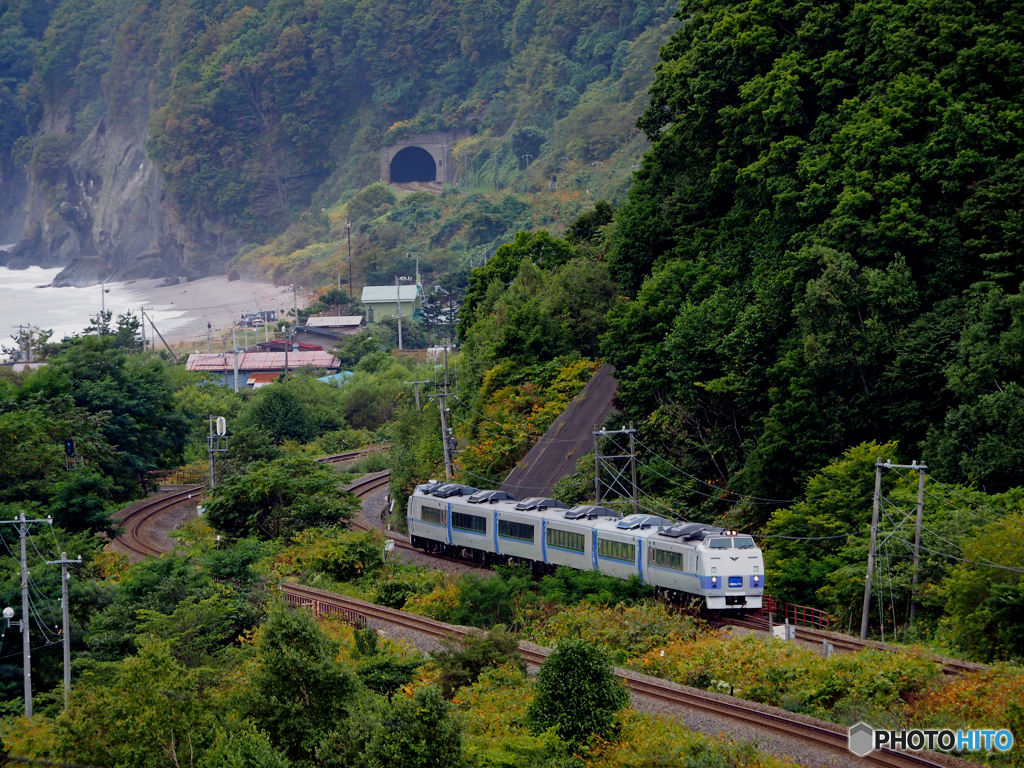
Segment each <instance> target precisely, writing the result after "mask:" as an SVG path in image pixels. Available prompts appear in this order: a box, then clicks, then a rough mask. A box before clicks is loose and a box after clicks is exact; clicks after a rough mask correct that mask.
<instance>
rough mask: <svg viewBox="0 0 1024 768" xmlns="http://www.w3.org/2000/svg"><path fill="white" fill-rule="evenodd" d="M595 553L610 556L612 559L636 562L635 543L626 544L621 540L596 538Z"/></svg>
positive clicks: (600, 555)
mask: <svg viewBox="0 0 1024 768" xmlns="http://www.w3.org/2000/svg"><path fill="white" fill-rule="evenodd" d="M597 554H598V556H599V557H610V558H611V559H612V560H622V561H624V562H627V563H633V562H636V545H635V544H626V543H625V542H622V541H611V540H609V539H598V540H597Z"/></svg>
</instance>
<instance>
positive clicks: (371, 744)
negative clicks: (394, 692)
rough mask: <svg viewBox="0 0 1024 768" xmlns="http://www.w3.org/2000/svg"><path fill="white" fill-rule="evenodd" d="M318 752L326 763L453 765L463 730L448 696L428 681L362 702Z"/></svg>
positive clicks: (384, 767)
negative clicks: (383, 698)
mask: <svg viewBox="0 0 1024 768" xmlns="http://www.w3.org/2000/svg"><path fill="white" fill-rule="evenodd" d="M317 757H318V759H319V761H320V763H321V764H322V765H324V766H325V767H326V768H342V767H343V766H344V767H345V768H348V767H349V766H351V768H389V766H396V765H401V766H409V768H456V766H461V765H462V764H463V760H462V734H461V732H460V729H459V726H458V723H456V722H455V720H454V719H453V718H452V716H451V713H450V707H449V704H448V702H447V701H445V700H444V698H443V697H442V696H441V692H440V691H439V690H438V689H437V688H436V687H434V686H429V687H426V688H419V689H417V690H416V692H415V693H413V695H412V696H395V697H393V698H392V699H391V700H390V702H387V703H369V702H367V703H365V704H364V705H363V706H362V707H361V708H360V709H359V710H357V711H356V712H355V713H354V714H353V716H352V718H351V722H350V723H349V727H348V729H346V730H340V731H339V732H338V733H335V734H333V735H332V736H331V738H330V739H329V740H328V741H327V742H325V743H324V745H323V746H322V747H321V748H320V750H319V751H318V753H317Z"/></svg>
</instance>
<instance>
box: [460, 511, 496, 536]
mask: <svg viewBox="0 0 1024 768" xmlns="http://www.w3.org/2000/svg"><path fill="white" fill-rule="evenodd" d="M452 528H458V529H459V530H461V531H474V532H476V533H487V518H486V517H480V516H479V515H467V514H465V513H464V512H452Z"/></svg>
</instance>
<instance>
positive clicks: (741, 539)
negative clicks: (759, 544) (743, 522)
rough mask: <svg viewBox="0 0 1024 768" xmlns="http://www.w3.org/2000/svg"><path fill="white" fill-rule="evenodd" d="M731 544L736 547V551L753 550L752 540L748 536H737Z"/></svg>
mask: <svg viewBox="0 0 1024 768" xmlns="http://www.w3.org/2000/svg"><path fill="white" fill-rule="evenodd" d="M733 543H734V544H735V545H736V549H753V548H754V540H753V539H752V538H750V537H749V536H737V537H736V538H735V539H733Z"/></svg>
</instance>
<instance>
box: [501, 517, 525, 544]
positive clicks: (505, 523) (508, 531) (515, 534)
mask: <svg viewBox="0 0 1024 768" xmlns="http://www.w3.org/2000/svg"><path fill="white" fill-rule="evenodd" d="M498 535H499V536H501V537H502V538H504V539H519V540H520V541H528V542H530V543H531V544H533V526H532V525H530V524H529V523H515V522H512V521H511V520H499V521H498Z"/></svg>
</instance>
